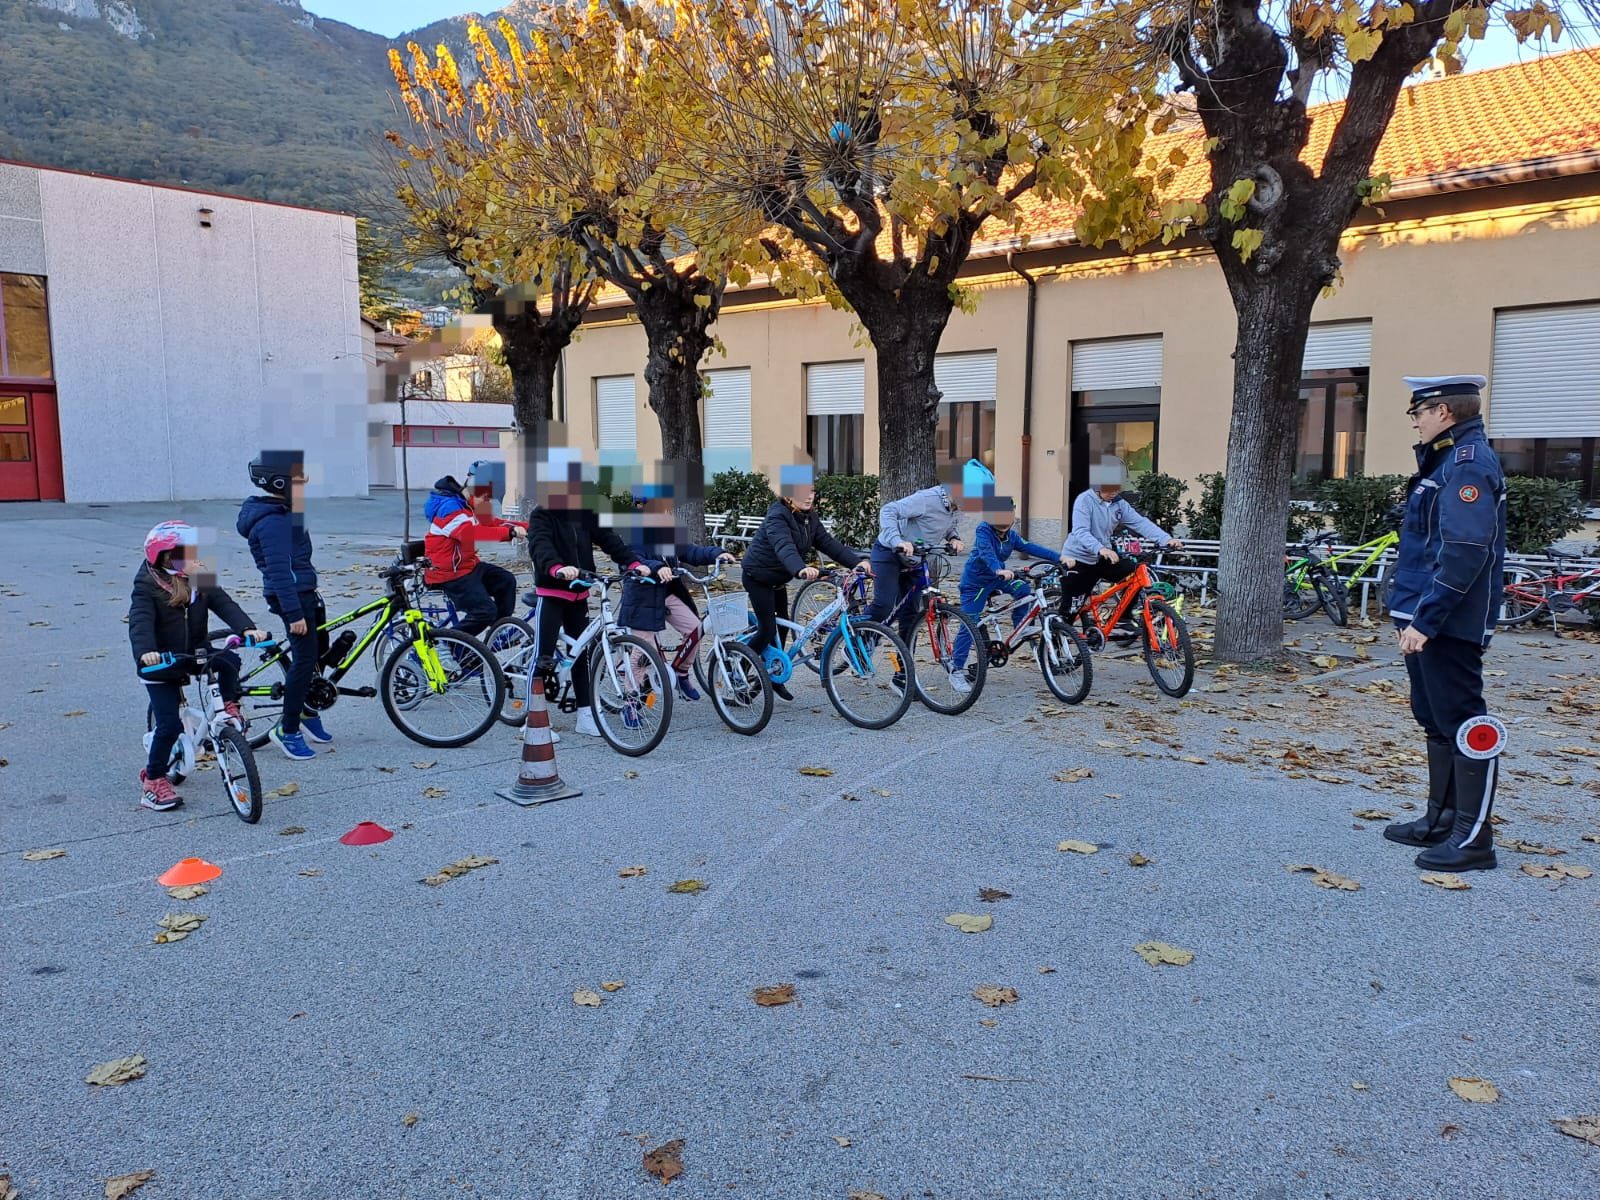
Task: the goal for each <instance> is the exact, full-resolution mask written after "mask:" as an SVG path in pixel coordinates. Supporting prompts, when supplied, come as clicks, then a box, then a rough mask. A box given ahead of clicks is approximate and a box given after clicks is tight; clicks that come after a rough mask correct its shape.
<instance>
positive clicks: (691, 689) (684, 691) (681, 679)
mask: <svg viewBox="0 0 1600 1200" xmlns="http://www.w3.org/2000/svg"><path fill="white" fill-rule="evenodd" d="M678 695H680V696H682V697H683V698H684V699H685V700H687V701H689V703H691V704H693V703H694V702H695V701H696V700H698V699H700V693H699V691H697V690H696V689H695V686H694V684H693V683H691V682H690V681H689V677H688V676H687V675H679V676H678Z"/></svg>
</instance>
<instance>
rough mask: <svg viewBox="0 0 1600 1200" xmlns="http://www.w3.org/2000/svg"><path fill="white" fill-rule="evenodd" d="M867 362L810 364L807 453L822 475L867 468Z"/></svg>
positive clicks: (861, 470)
mask: <svg viewBox="0 0 1600 1200" xmlns="http://www.w3.org/2000/svg"><path fill="white" fill-rule="evenodd" d="M866 380H867V377H866V364H865V363H863V362H862V361H860V360H859V359H858V360H856V361H855V362H842V363H810V364H808V365H807V366H806V453H807V454H809V455H810V456H811V461H812V462H813V463H814V464H815V465H816V469H817V474H818V475H860V474H862V473H863V471H864V470H865V466H866V462H865V456H864V453H863V447H864V439H865V435H866V417H865V415H864V414H865V412H866V388H867V381H866Z"/></svg>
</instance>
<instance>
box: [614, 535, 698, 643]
mask: <svg viewBox="0 0 1600 1200" xmlns="http://www.w3.org/2000/svg"><path fill="white" fill-rule="evenodd" d="M665 549H667V547H665V546H658V547H655V550H656V552H657V553H660V552H661V551H662V550H665ZM671 549H672V553H670V554H668V555H666V556H665V557H664V558H652V557H648V556H643V555H641V557H640V561H641V562H643V563H644V564H645V565H646V566H648V567H650V569H651V570H652V571H654V570H657V569H659V568H660V567H662V566H668V567H671V568H672V569H673V570H677V569H678V567H680V566H689V567H707V566H710V565H711V564H712V563H714V562H716V561H717V556H718V555H720V554H721V553H722V548H721V547H720V546H690V545H683V546H674V547H672V548H671ZM668 596H676V597H677V598H678V599H679V600H682V601H683V602H684V603H685V604H687V605H688V606H689V611H690V612H698V611H699V609H698V608H697V607H696V606H695V602H694V596H693V595H691V594H690V592H689V587H688V585H687V584H685V583H684V582H683V581H682V580H681V579H677V578H674V579H673V580H672V582H671V583H660V582H656V583H646V582H645V581H644V580H643V579H628V580H625V581H624V582H623V584H622V607H621V608H620V609H618V610H617V623H618V624H620V625H625V626H627V628H629V629H646V630H649V631H650V632H651V633H660V632H661V631H662V630H663V629H665V628H666V627H667V597H668Z"/></svg>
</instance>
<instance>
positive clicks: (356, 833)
mask: <svg viewBox="0 0 1600 1200" xmlns="http://www.w3.org/2000/svg"><path fill="white" fill-rule="evenodd" d="M393 836H394V833H393V832H392V831H391V830H388V829H385V828H384V827H383V826H382V825H379V824H378V823H377V822H376V821H363V822H361V824H359V825H357V826H356V827H355V828H354V829H352V830H351V831H350V832H349V833H347V834H345V835H344V836H343V837H342V838H340V839H339V840H340V841H341V842H343V843H344V844H345V845H346V846H374V845H376V844H377V843H379V842H387V841H388V840H389V839H390V838H392V837H393Z"/></svg>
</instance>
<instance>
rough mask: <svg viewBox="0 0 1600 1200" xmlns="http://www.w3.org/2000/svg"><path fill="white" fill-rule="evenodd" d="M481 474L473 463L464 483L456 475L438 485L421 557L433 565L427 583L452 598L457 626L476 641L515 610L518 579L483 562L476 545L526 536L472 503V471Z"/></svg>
mask: <svg viewBox="0 0 1600 1200" xmlns="http://www.w3.org/2000/svg"><path fill="white" fill-rule="evenodd" d="M479 469H480V464H479V463H473V464H472V470H471V471H469V472H468V473H467V483H466V484H460V483H457V482H456V479H455V476H453V475H446V476H445V477H444V478H443V479H440V480H438V481H436V482H435V483H434V485H433V491H432V492H431V493H430V494H429V496H428V503H427V505H426V507H424V509H423V515H424V516H426V517H427V518H428V533H427V537H426V539H425V540H424V542H423V547H424V549H423V553H424V554H425V555H427V558H428V564H429V565H428V569H427V571H426V572H425V573H424V574H423V577H422V579H423V582H424V583H426V584H427V585H428V586H429V587H432V588H438V589H439V590H440V591H441V592H443V593H444V594H445V595H446V596H449V597H450V599H451V601H452V602H453V603H454V604H455V606H456V610H457V612H458V613H459V614H460V621H459V622H458V627H459V628H460V630H461V632H462V633H466V634H471V635H472V636H473V637H476V636H477V635H478V634H480V633H482V632H483V631H484V630H485V629H487V628H489V626H491V625H493V624H494V623H495V622H496V621H497V620H499V619H500V618H501V617H509V616H511V615H512V613H514V612H515V611H516V607H517V577H516V576H515V575H513V574H512V573H511V572H510V571H508V570H506V569H505V568H504V567H502V566H498V565H497V564H495V563H489V562H484V561H483V560H481V559H480V558H479V557H478V543H479V542H507V541H513V542H514V541H516V540H517V538H519V537H523V536H525V533H524V530H523V529H522V527H521V526H520V525H517V524H514V523H512V522H510V521H502V520H501V519H500V518H499V517H497V516H495V515H494V514H493V513H492V512H490V511H489V506H488V505H487V504H482V505H478V504H475V503H474V502H473V499H469V497H472V496H473V491H472V490H469V489H470V485H472V484H473V482H474V480H473V472H474V471H477V470H479Z"/></svg>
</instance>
